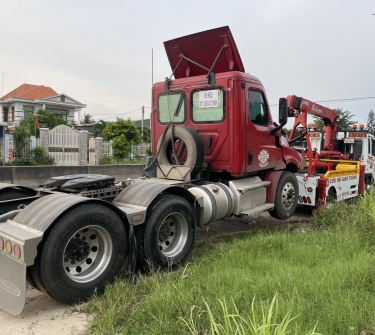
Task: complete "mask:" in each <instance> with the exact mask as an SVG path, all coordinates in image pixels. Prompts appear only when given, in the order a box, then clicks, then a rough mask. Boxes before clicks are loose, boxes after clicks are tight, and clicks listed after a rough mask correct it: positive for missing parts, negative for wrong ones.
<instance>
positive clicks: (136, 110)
mask: <svg viewBox="0 0 375 335" xmlns="http://www.w3.org/2000/svg"><path fill="white" fill-rule="evenodd" d="M141 109H142V107H141V108H138V109H135V110H133V111H131V112H126V113H122V114H118V115H115V116H111V117H109V118H107V119H103V121H105V120H109V119H113V118H114V117H118V116H121V115H126V114H130V113H134V112H138V111H140V110H141Z"/></svg>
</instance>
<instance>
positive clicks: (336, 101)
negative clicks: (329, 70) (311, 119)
mask: <svg viewBox="0 0 375 335" xmlns="http://www.w3.org/2000/svg"><path fill="white" fill-rule="evenodd" d="M369 99H375V97H364V98H347V99H334V100H320V101H316V103H323V102H334V103H338V102H343V101H358V100H369ZM269 106H270V107H275V106H279V104H272V105H269Z"/></svg>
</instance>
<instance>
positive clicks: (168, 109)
mask: <svg viewBox="0 0 375 335" xmlns="http://www.w3.org/2000/svg"><path fill="white" fill-rule="evenodd" d="M181 98H182V99H183V101H182V104H181V106H180V108H178V104H179V102H180V99H181ZM158 112H159V114H158V115H159V122H160V123H168V122H170V121H173V122H175V123H183V122H184V121H185V99H184V95H183V93H182V92H178V93H163V94H161V95H159V101H158ZM175 114H177V116H175Z"/></svg>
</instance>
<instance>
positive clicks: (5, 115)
mask: <svg viewBox="0 0 375 335" xmlns="http://www.w3.org/2000/svg"><path fill="white" fill-rule="evenodd" d="M3 115H4V118H3V120H4V122H8V107H7V108H4V109H3Z"/></svg>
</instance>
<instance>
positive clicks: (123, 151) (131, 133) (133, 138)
mask: <svg viewBox="0 0 375 335" xmlns="http://www.w3.org/2000/svg"><path fill="white" fill-rule="evenodd" d="M102 135H103V139H104V140H105V141H109V140H113V157H114V158H116V159H122V158H124V157H125V156H127V155H128V154H129V152H130V150H131V146H132V144H138V143H139V142H140V141H141V135H140V132H139V130H138V127H137V126H136V124H135V122H133V121H131V120H130V119H128V120H125V119H122V118H117V119H116V122H107V123H106V124H105V127H104V129H103V132H102Z"/></svg>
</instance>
